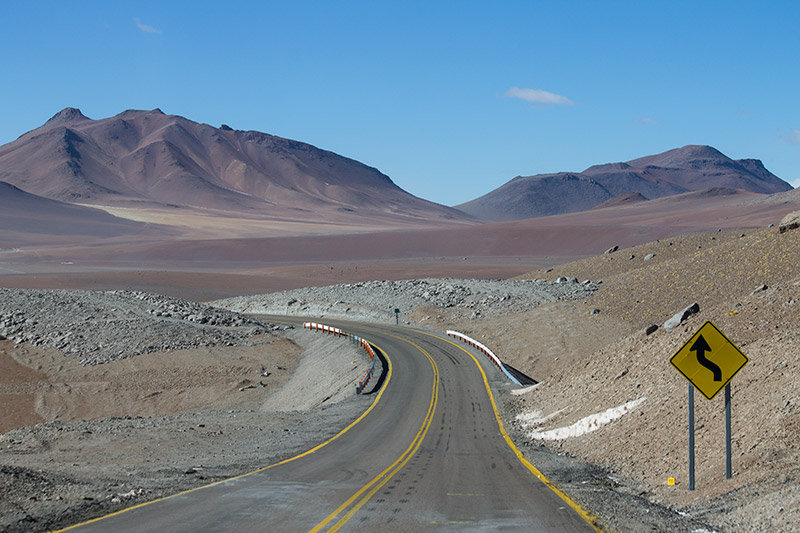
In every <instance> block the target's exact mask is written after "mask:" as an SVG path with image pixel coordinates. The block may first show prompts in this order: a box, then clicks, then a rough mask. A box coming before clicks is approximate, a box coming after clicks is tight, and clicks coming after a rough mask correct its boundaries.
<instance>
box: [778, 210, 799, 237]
mask: <svg viewBox="0 0 800 533" xmlns="http://www.w3.org/2000/svg"><path fill="white" fill-rule="evenodd" d="M797 228H800V211H792V212H791V213H789V214H788V215H786V216H785V217H783V220H781V223H780V225H779V226H778V231H780V232H781V233H786V232H787V231H791V230H793V229H797Z"/></svg>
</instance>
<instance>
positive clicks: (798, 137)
mask: <svg viewBox="0 0 800 533" xmlns="http://www.w3.org/2000/svg"><path fill="white" fill-rule="evenodd" d="M781 139H783V140H784V141H786V142H787V143H789V144H792V145H794V146H800V130H798V129H793V130H792V131H790V132H789V134H788V135H781Z"/></svg>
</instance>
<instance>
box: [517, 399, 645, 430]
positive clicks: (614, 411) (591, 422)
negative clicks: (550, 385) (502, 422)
mask: <svg viewBox="0 0 800 533" xmlns="http://www.w3.org/2000/svg"><path fill="white" fill-rule="evenodd" d="M646 399H647V398H646V397H645V398H639V399H638V400H633V401H630V402H628V403H624V404H622V405H620V406H619V407H611V408H610V409H606V410H605V411H603V412H602V413H596V414H593V415H589V416H587V417H584V418H581V419H580V420H578V421H577V422H575V423H574V424H572V425H571V426H565V427H561V428H556V429H550V430H547V431H533V432H531V433H529V434H528V436H529V437H531V438H532V439H540V440H562V439H568V438H570V437H579V436H581V435H585V434H586V433H591V432H592V431H596V430H598V429H600V426H603V425H605V424H608V423H609V422H611V421H612V420H616V419H617V418H620V417H622V415H624V414H626V413H628V412H629V411H631V410H632V409H634V408H636V406H638V405H639V404H640V403H642V402H643V401H645V400H646Z"/></svg>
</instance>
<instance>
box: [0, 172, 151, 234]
mask: <svg viewBox="0 0 800 533" xmlns="http://www.w3.org/2000/svg"><path fill="white" fill-rule="evenodd" d="M144 226H145V224H143V223H141V222H133V221H130V220H125V219H122V218H117V217H114V216H111V215H109V214H108V213H106V212H105V211H101V210H99V209H92V208H88V207H81V206H77V205H72V204H68V203H65V202H59V201H56V200H50V199H48V198H42V197H41V196H36V195H34V194H29V193H26V192H25V191H22V190H20V189H18V188H16V187H14V186H13V185H10V184H8V183H5V182H3V181H0V229H2V236H0V248H8V247H12V246H20V245H30V244H33V243H35V242H40V241H47V242H51V241H57V242H60V243H62V244H63V243H65V242H70V241H76V240H81V238H82V237H91V238H94V239H96V238H107V237H116V236H121V235H129V234H133V233H139V232H141V231H142V230H143V228H144Z"/></svg>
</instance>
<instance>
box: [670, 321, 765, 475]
mask: <svg viewBox="0 0 800 533" xmlns="http://www.w3.org/2000/svg"><path fill="white" fill-rule="evenodd" d="M749 361H750V359H748V358H747V356H746V355H745V354H744V353H742V351H741V350H740V349H739V348H738V347H737V346H736V345H735V344H734V343H733V342H731V340H730V339H729V338H728V337H726V336H725V334H724V333H722V331H720V330H719V328H717V326H715V325H714V324H712V323H711V321H708V322H706V323H705V324H703V325H702V326H701V327H700V329H699V330H697V332H696V333H695V334H694V335H692V337H691V338H690V339H689V340H688V341H686V344H684V345H683V347H681V349H680V350H678V351H677V352H675V355H673V356H672V357H671V358H670V360H669V362H670V364H671V365H672V366H673V367H674V368H675V370H677V371H678V372H680V374H681V375H682V376H683V377H684V378H686V380H687V381H688V382H689V490H694V488H695V479H694V389H697V390H699V391H700V393H701V394H702V395H703V396H705V397H706V399H708V400H711V399H713V398H714V397H715V396H716V395H717V394H718V393H719V391H721V390H722V389H723V388H724V389H725V478H726V479H730V478H731V476H732V470H733V469H732V465H731V462H732V460H731V380H732V379H733V377H734V376H735V375H736V374H737V373H738V372H739V371H740V370H741V369H742V368H743V367H744V365H746V364H747V363H748V362H749Z"/></svg>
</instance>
